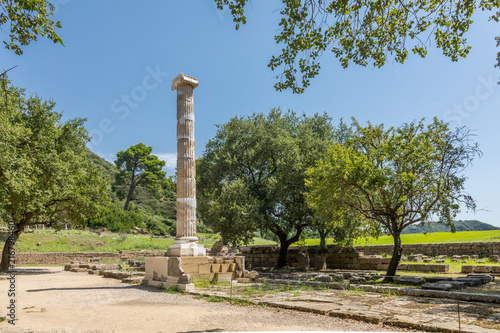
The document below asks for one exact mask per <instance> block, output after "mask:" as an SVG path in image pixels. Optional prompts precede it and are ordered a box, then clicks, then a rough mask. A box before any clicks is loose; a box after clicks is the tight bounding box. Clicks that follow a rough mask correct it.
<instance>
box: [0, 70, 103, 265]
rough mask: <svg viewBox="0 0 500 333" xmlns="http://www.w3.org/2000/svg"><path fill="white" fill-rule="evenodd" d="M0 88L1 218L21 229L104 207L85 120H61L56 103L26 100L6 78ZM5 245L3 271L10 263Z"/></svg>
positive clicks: (76, 218) (76, 220) (80, 219)
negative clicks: (56, 109) (88, 147)
mask: <svg viewBox="0 0 500 333" xmlns="http://www.w3.org/2000/svg"><path fill="white" fill-rule="evenodd" d="M2 88H3V89H1V90H0V138H1V141H0V216H1V217H2V219H3V220H5V221H12V223H14V224H15V238H16V239H17V237H19V235H20V234H21V232H22V231H23V230H24V227H26V226H28V225H30V224H32V223H35V222H38V223H40V222H42V223H45V224H46V225H52V226H54V227H55V228H59V227H60V226H61V225H64V223H70V224H73V225H78V224H83V223H85V220H86V219H87V217H88V216H92V215H93V214H95V213H96V212H97V208H98V207H99V205H100V204H101V203H104V204H106V201H107V196H106V187H107V182H106V180H105V178H104V176H103V175H102V174H101V173H100V172H99V170H98V169H97V168H95V167H94V166H93V165H92V164H91V163H89V162H88V160H87V153H86V147H85V144H86V142H87V141H88V140H89V137H88V135H87V131H86V130H85V128H84V127H83V123H84V119H78V118H76V119H71V120H68V121H67V122H63V121H62V120H61V118H62V114H61V113H58V112H56V111H53V109H54V107H55V103H53V102H48V101H43V100H41V99H40V98H39V97H26V96H25V94H24V90H22V89H19V88H16V87H13V86H11V85H10V83H9V82H8V81H7V80H6V79H5V80H3V82H2ZM7 249H8V246H7V243H6V245H5V246H4V252H3V256H2V270H4V269H6V266H4V265H6V264H7V262H8V253H6V251H7Z"/></svg>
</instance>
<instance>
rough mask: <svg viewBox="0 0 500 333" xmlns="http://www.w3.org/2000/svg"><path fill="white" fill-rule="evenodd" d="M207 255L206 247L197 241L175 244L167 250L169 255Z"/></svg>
mask: <svg viewBox="0 0 500 333" xmlns="http://www.w3.org/2000/svg"><path fill="white" fill-rule="evenodd" d="M206 255H207V250H206V249H205V247H204V246H203V245H201V244H198V243H196V242H192V243H177V244H173V245H170V246H169V247H168V250H167V257H200V256H201V257H204V256H206Z"/></svg>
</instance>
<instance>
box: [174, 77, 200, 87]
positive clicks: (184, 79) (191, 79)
mask: <svg viewBox="0 0 500 333" xmlns="http://www.w3.org/2000/svg"><path fill="white" fill-rule="evenodd" d="M181 84H189V85H191V86H193V88H196V87H198V79H195V78H194V77H192V76H189V75H186V74H183V73H180V74H179V75H177V76H176V77H175V79H173V80H172V90H177V86H179V85H181Z"/></svg>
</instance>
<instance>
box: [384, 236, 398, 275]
mask: <svg viewBox="0 0 500 333" xmlns="http://www.w3.org/2000/svg"><path fill="white" fill-rule="evenodd" d="M392 237H393V238H394V250H393V253H392V259H391V262H390V263H389V267H388V268H387V273H386V274H385V275H386V277H385V279H384V280H385V281H388V282H391V281H393V280H394V276H395V275H396V270H397V269H398V265H399V261H400V260H401V256H402V255H403V244H402V243H401V233H400V232H399V231H396V232H394V235H393V236H392Z"/></svg>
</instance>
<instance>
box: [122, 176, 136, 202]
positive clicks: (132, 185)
mask: <svg viewBox="0 0 500 333" xmlns="http://www.w3.org/2000/svg"><path fill="white" fill-rule="evenodd" d="M134 189H135V186H134V177H133V176H132V183H130V188H129V190H128V194H127V200H125V207H124V208H123V210H127V209H128V204H129V202H130V199H132V194H133V193H134Z"/></svg>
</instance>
